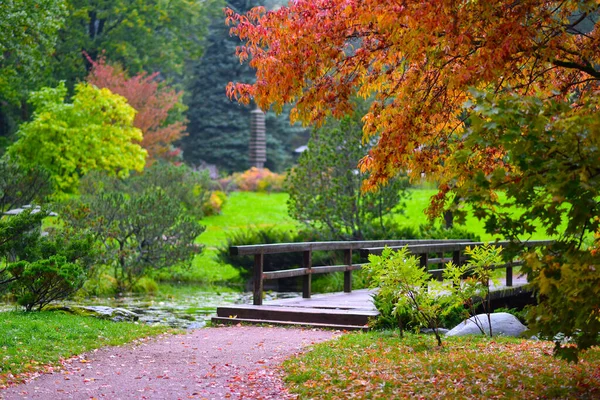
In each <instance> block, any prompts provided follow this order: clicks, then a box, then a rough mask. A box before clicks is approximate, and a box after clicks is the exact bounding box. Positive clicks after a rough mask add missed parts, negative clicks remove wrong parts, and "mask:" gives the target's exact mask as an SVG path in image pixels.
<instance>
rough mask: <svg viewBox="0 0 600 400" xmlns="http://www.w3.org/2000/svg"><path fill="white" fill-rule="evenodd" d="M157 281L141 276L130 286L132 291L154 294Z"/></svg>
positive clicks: (156, 290)
mask: <svg viewBox="0 0 600 400" xmlns="http://www.w3.org/2000/svg"><path fill="white" fill-rule="evenodd" d="M158 290H159V288H158V283H156V281H155V280H154V279H152V278H150V277H147V276H143V277H141V278H140V279H139V280H138V281H137V282H136V283H135V285H133V287H132V288H131V291H132V292H134V293H147V294H156V293H157V292H158Z"/></svg>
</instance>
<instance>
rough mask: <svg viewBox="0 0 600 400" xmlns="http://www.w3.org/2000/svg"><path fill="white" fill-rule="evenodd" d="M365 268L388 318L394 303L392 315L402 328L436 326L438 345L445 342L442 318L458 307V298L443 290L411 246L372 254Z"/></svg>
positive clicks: (433, 328) (431, 327) (434, 331)
mask: <svg viewBox="0 0 600 400" xmlns="http://www.w3.org/2000/svg"><path fill="white" fill-rule="evenodd" d="M364 269H365V270H366V272H367V273H368V276H369V281H370V283H371V287H372V288H378V289H379V292H378V294H379V296H380V300H381V302H385V304H384V307H385V311H386V313H387V315H386V316H385V318H387V319H389V318H390V311H389V310H390V305H392V308H391V317H395V318H396V321H397V322H398V325H399V327H400V329H406V327H410V326H411V325H415V326H418V327H424V328H429V329H432V330H433V333H434V334H435V337H436V340H437V343H438V346H441V345H442V339H441V336H440V332H439V328H441V327H442V317H443V316H444V315H445V314H447V313H448V312H450V311H452V310H454V309H455V307H454V306H455V304H456V300H455V298H454V296H452V295H451V294H446V293H447V292H445V291H442V290H441V285H440V284H439V283H438V282H437V281H435V279H434V278H433V276H432V275H431V274H429V273H428V272H427V271H425V270H424V269H423V268H422V267H421V266H420V263H419V258H418V257H417V256H415V255H413V254H410V253H409V251H408V247H404V248H402V249H400V250H397V251H393V250H391V249H390V248H388V247H386V248H385V249H384V250H383V252H382V254H381V256H378V255H374V254H371V255H369V264H368V265H366V266H365V267H364ZM406 320H407V321H408V323H406V322H405V321H406Z"/></svg>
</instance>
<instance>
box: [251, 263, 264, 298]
mask: <svg viewBox="0 0 600 400" xmlns="http://www.w3.org/2000/svg"><path fill="white" fill-rule="evenodd" d="M264 261H265V256H264V255H262V254H255V255H254V271H253V279H254V304H255V305H257V306H259V305H261V304H262V295H263V265H264Z"/></svg>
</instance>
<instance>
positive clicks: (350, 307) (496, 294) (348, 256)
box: [212, 240, 551, 330]
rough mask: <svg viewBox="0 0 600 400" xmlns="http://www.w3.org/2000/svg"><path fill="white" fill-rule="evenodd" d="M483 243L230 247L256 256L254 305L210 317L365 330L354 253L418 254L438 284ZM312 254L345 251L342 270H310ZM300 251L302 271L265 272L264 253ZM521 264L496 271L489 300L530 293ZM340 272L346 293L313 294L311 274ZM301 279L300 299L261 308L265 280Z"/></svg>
mask: <svg viewBox="0 0 600 400" xmlns="http://www.w3.org/2000/svg"><path fill="white" fill-rule="evenodd" d="M549 243H551V241H530V242H525V243H521V244H519V245H520V246H525V247H535V246H545V245H548V244H549ZM481 244H483V243H482V242H471V241H468V240H387V241H381V240H377V241H346V242H304V243H279V244H263V245H250V246H232V247H230V253H231V254H232V255H239V256H242V255H251V256H254V268H253V286H254V288H253V289H254V290H253V304H240V305H230V306H223V307H218V308H217V316H216V317H213V318H212V321H213V323H217V324H219V323H220V324H223V323H227V324H232V323H234V324H236V323H239V322H245V323H265V324H280V325H305V326H315V327H330V328H337V329H345V330H356V329H363V330H364V329H368V326H367V324H368V320H369V318H372V317H375V316H377V315H378V312H377V310H376V308H375V306H374V304H373V300H372V296H373V294H374V293H375V292H374V291H372V290H366V289H363V290H356V291H352V271H356V270H359V269H361V268H362V266H363V265H365V264H364V263H358V264H354V263H353V262H352V255H353V252H358V254H360V256H361V259H366V258H367V256H368V255H369V254H379V253H381V251H382V250H383V249H384V248H385V247H386V246H387V247H391V248H393V249H399V248H402V247H404V246H408V249H409V251H410V252H411V253H413V254H415V255H417V256H418V257H419V259H420V264H421V266H422V267H423V268H426V269H427V270H428V272H429V273H431V274H432V275H433V276H435V277H436V278H438V279H441V276H442V272H443V269H442V268H440V267H439V266H443V265H444V264H445V263H446V262H448V261H453V262H454V263H455V264H463V263H464V262H465V261H466V258H465V256H464V255H463V252H464V249H465V248H466V247H467V246H471V247H473V246H479V245H481ZM494 244H495V245H498V246H503V247H504V246H512V245H515V244H514V243H511V242H497V243H494ZM314 251H339V252H343V256H344V258H343V259H344V263H343V264H342V265H324V266H313V265H312V255H313V252H314ZM290 252H301V253H302V255H303V257H302V259H303V263H302V267H301V268H294V269H281V270H277V271H268V272H265V271H264V270H263V268H264V257H265V255H268V254H276V253H290ZM519 265H521V261H520V260H511V261H509V262H506V263H505V264H502V265H497V266H494V268H496V269H504V270H505V278H504V282H502V283H501V284H493V285H492V287H491V295H490V297H491V299H492V300H493V301H501V300H502V299H505V298H508V297H513V296H518V295H523V294H526V293H528V291H527V288H526V287H525V285H526V284H527V279H526V278H525V277H522V276H518V275H517V274H515V272H514V269H513V268H514V267H515V266H519ZM332 272H343V274H344V292H343V293H329V294H319V295H314V296H313V295H312V284H311V282H312V276H313V275H314V274H323V273H332ZM290 277H302V297H301V298H292V299H280V300H272V301H269V302H266V303H265V304H263V287H264V286H263V285H264V281H265V280H272V279H282V278H290Z"/></svg>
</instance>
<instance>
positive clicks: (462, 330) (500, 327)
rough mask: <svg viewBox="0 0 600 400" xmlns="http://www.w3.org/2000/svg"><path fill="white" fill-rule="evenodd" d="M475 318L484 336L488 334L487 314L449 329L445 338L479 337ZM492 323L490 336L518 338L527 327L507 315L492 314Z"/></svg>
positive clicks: (512, 316)
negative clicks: (483, 331) (484, 333)
mask: <svg viewBox="0 0 600 400" xmlns="http://www.w3.org/2000/svg"><path fill="white" fill-rule="evenodd" d="M475 318H477V319H478V321H479V325H481V326H482V327H483V329H484V330H485V332H486V334H488V335H489V334H490V327H489V323H488V318H487V314H478V315H476V316H474V317H471V318H469V319H466V320H464V321H463V322H461V323H460V324H458V325H457V326H455V327H454V328H453V329H451V330H450V331H449V332H448V333H446V336H465V335H481V330H480V329H479V328H478V326H477V324H476V323H475V322H474V319H475ZM491 322H492V334H493V335H494V336H496V335H502V336H513V337H519V336H521V334H522V333H523V332H525V331H526V330H527V327H526V326H525V325H523V324H522V323H521V321H519V320H518V319H517V317H515V316H514V315H512V314H509V313H504V312H502V313H493V314H492V315H491Z"/></svg>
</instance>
